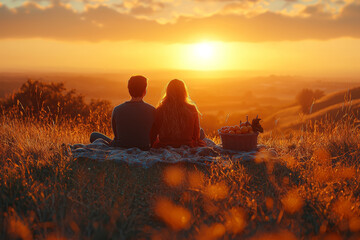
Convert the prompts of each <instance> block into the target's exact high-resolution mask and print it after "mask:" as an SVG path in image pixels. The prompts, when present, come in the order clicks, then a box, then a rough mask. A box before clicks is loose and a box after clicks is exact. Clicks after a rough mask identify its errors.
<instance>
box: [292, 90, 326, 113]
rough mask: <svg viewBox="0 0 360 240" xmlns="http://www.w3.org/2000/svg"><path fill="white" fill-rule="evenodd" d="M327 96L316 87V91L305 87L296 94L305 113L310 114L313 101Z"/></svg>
mask: <svg viewBox="0 0 360 240" xmlns="http://www.w3.org/2000/svg"><path fill="white" fill-rule="evenodd" d="M323 96H325V94H324V91H322V90H319V89H316V90H315V91H313V90H311V89H308V88H304V89H303V90H301V91H300V92H299V93H298V94H297V95H296V100H297V102H298V103H299V105H300V106H301V110H302V112H303V113H304V114H308V113H309V111H310V107H311V105H312V104H313V102H314V101H315V100H317V99H320V98H322V97H323Z"/></svg>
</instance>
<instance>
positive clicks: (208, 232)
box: [196, 223, 226, 240]
mask: <svg viewBox="0 0 360 240" xmlns="http://www.w3.org/2000/svg"><path fill="white" fill-rule="evenodd" d="M225 231H226V230H225V227H224V225H222V224H221V223H215V224H213V225H211V226H207V225H202V226H201V227H200V231H199V233H198V235H197V237H196V239H197V240H215V239H219V238H221V237H222V236H223V235H224V234H225Z"/></svg>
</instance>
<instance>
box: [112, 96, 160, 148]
mask: <svg viewBox="0 0 360 240" xmlns="http://www.w3.org/2000/svg"><path fill="white" fill-rule="evenodd" d="M154 120H155V108H154V107H153V106H151V105H150V104H147V103H145V102H144V101H138V102H132V101H128V102H124V103H123V104H120V105H119V106H117V107H115V108H114V110H113V113H112V117H111V125H112V128H113V132H114V136H115V138H114V140H113V142H112V143H111V145H112V146H116V147H124V148H131V147H138V148H140V149H142V150H149V149H150V146H151V143H150V131H151V128H152V126H153V123H154Z"/></svg>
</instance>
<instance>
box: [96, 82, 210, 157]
mask: <svg viewBox="0 0 360 240" xmlns="http://www.w3.org/2000/svg"><path fill="white" fill-rule="evenodd" d="M146 87H147V79H146V78H145V77H143V76H133V77H131V78H130V79H129V82H128V89H129V93H130V95H131V100H130V101H127V102H124V103H123V104H120V105H119V106H117V107H115V108H114V110H113V113H112V117H111V118H112V119H111V125H112V129H113V132H114V135H115V137H114V139H113V140H112V139H110V138H109V137H107V136H105V135H103V134H101V133H98V132H93V133H92V134H91V136H90V142H93V141H95V140H96V139H99V138H101V139H103V140H105V141H106V142H107V143H108V144H109V145H110V146H113V147H123V148H131V147H138V148H140V149H142V150H149V149H150V148H151V147H153V148H159V147H165V146H172V147H180V146H182V145H187V146H190V147H198V146H205V145H206V144H205V142H204V140H203V139H204V137H205V134H204V132H203V130H202V129H200V126H199V111H198V109H197V107H196V105H195V103H193V102H192V101H191V100H190V98H189V95H188V91H187V88H186V85H185V83H184V82H183V81H181V80H178V79H174V80H171V81H170V82H169V84H168V85H167V87H166V94H165V95H164V97H163V98H162V99H161V101H160V103H159V105H158V107H157V108H156V109H155V108H154V107H153V106H151V105H150V104H148V103H145V102H144V101H143V98H144V96H145V95H146Z"/></svg>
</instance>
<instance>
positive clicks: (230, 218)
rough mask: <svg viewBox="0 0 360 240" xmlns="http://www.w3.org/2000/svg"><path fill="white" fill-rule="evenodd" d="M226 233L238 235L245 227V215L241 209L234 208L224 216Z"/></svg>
mask: <svg viewBox="0 0 360 240" xmlns="http://www.w3.org/2000/svg"><path fill="white" fill-rule="evenodd" d="M225 219H226V222H225V227H226V229H227V231H229V232H231V233H233V234H238V233H240V232H242V231H243V230H244V228H245V227H246V214H245V211H244V210H243V209H242V208H237V207H234V208H232V209H231V210H230V211H229V212H228V213H227V214H226V215H225Z"/></svg>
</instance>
